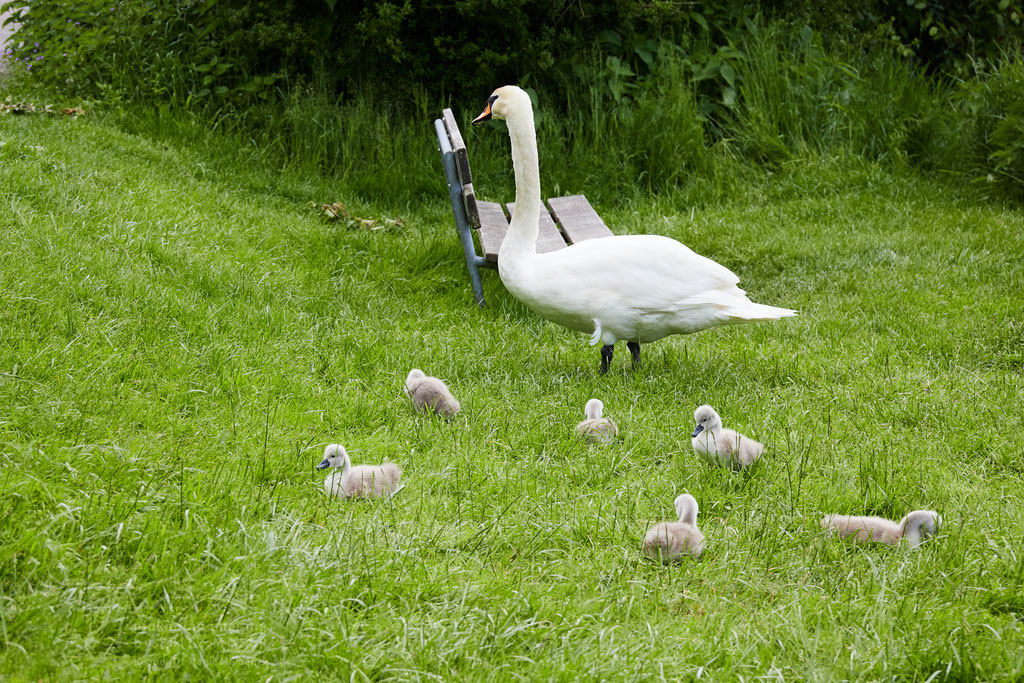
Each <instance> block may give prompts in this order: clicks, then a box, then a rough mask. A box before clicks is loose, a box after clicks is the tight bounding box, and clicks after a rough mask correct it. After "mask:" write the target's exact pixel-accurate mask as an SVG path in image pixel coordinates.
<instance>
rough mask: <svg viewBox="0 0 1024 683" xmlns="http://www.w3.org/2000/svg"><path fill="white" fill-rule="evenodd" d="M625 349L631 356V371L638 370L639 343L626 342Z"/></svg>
mask: <svg viewBox="0 0 1024 683" xmlns="http://www.w3.org/2000/svg"><path fill="white" fill-rule="evenodd" d="M626 348H628V349H629V352H630V353H631V354H633V369H634V370H637V369H639V368H640V342H626Z"/></svg>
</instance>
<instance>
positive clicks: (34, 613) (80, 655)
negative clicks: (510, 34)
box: [0, 116, 1024, 681]
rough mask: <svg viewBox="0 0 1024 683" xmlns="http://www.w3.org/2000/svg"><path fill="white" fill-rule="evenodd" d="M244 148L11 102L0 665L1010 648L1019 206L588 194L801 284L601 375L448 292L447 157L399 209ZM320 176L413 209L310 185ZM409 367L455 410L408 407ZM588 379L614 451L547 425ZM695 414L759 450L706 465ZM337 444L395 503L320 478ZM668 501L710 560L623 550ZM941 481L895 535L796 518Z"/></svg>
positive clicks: (1021, 328) (286, 674) (985, 664)
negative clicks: (395, 224) (764, 306)
mask: <svg viewBox="0 0 1024 683" xmlns="http://www.w3.org/2000/svg"><path fill="white" fill-rule="evenodd" d="M422 132H423V135H424V136H429V135H430V134H431V132H430V129H429V128H426V129H424V130H423V131H422ZM474 135H478V136H481V137H483V136H502V135H504V133H503V132H502V131H500V130H490V131H489V132H478V133H474ZM227 144H228V143H218V141H217V139H216V138H208V139H205V140H204V139H203V138H201V137H200V138H198V142H194V143H189V144H186V143H185V142H184V136H181V137H180V140H179V141H177V142H176V141H175V139H174V138H173V136H169V135H165V136H163V137H162V138H160V139H157V138H155V137H152V136H147V135H145V134H141V133H138V132H136V133H126V132H124V131H123V130H122V129H121V128H119V127H117V126H116V125H114V124H112V123H103V122H99V121H95V120H90V119H89V118H82V119H80V120H77V121H70V120H62V119H47V118H39V117H11V116H5V117H0V167H2V169H3V172H2V174H0V202H2V212H3V234H4V240H3V244H2V245H0V514H2V515H3V517H2V519H3V522H2V523H0V642H2V651H0V674H2V677H4V678H7V679H10V680H32V681H35V680H40V679H42V680H50V679H53V680H72V679H86V678H92V679H96V678H100V677H101V676H103V677H123V678H144V677H153V678H166V679H172V680H181V679H183V678H184V677H186V676H191V677H192V678H197V679H201V680H209V679H216V680H235V679H237V680H257V679H260V680H267V679H274V680H295V679H303V680H324V679H330V678H339V679H342V678H344V679H351V680H366V679H374V680H382V679H418V680H427V679H436V678H443V679H454V678H472V679H493V680H508V679H510V678H522V679H530V680H534V679H547V678H550V679H562V680H572V679H579V678H606V679H658V678H666V679H677V678H682V679H692V678H695V677H698V676H701V677H706V678H710V679H718V680H734V679H739V678H743V679H745V680H752V679H755V678H767V679H786V680H794V679H817V680H838V679H864V680H868V679H872V680H880V679H887V680H888V679H890V678H893V677H895V678H897V679H900V680H919V681H925V680H967V679H984V680H1002V679H1008V680H1014V679H1019V678H1021V677H1022V676H1024V623H1022V619H1024V598H1022V597H1021V596H1022V595H1024V549H1022V546H1024V544H1022V541H1024V429H1022V426H1024V425H1022V421H1021V414H1022V413H1024V405H1022V404H1024V401H1022V398H1021V392H1022V389H1024V386H1022V385H1024V382H1022V377H1021V373H1022V369H1024V350H1022V349H1024V322H1022V321H1024V298H1022V297H1021V295H1020V292H1021V290H1022V288H1024V272H1022V268H1021V265H1020V264H1021V262H1022V257H1024V241H1022V238H1021V235H1024V214H1022V213H1021V211H1020V210H1019V209H1014V208H1004V207H1000V206H998V205H994V204H986V203H981V202H979V201H977V200H976V199H974V198H973V197H972V196H971V195H970V194H968V193H967V192H963V191H960V190H958V189H957V188H953V187H949V186H946V185H940V184H937V183H936V182H933V181H928V180H923V179H921V178H919V177H917V176H914V175H912V174H910V173H909V172H907V171H905V170H899V169H898V168H897V169H895V170H894V169H888V170H887V169H886V168H884V167H882V166H879V165H876V164H871V163H867V162H863V161H859V160H857V159H853V158H830V157H828V156H824V155H819V156H811V157H807V156H805V157H803V158H801V159H799V160H796V161H789V162H785V163H782V164H781V165H779V166H778V168H776V169H775V170H774V171H773V172H771V173H768V172H764V173H763V174H762V173H760V172H752V173H748V174H747V176H745V177H744V179H743V182H742V183H739V182H737V183H736V184H735V186H729V185H723V183H726V182H728V181H729V177H727V176H723V177H720V178H717V179H715V178H712V179H711V180H708V181H706V182H709V183H712V184H715V183H717V184H715V185H714V187H712V188H710V189H711V192H710V193H709V196H711V197H712V199H711V200H707V201H705V202H704V203H702V204H700V205H698V206H694V205H693V204H692V202H690V201H688V195H686V194H684V193H681V194H677V195H675V194H669V195H662V196H660V197H647V196H643V195H642V194H641V193H637V192H624V193H623V195H622V197H621V198H619V199H618V200H617V199H616V197H617V193H616V192H615V191H614V190H612V189H609V188H603V191H602V188H592V189H591V188H587V187H580V188H574V189H579V190H582V191H586V192H588V194H592V195H593V196H595V197H599V198H600V201H599V202H598V209H599V211H600V213H601V214H602V215H603V216H604V217H605V218H606V220H607V221H608V222H609V224H610V225H611V226H613V229H614V230H615V231H616V232H619V233H639V232H657V233H663V234H667V235H671V236H673V237H676V238H678V239H680V240H682V241H684V242H685V243H687V244H689V245H690V246H692V247H693V248H694V249H696V250H697V251H699V252H701V253H703V254H705V255H708V256H710V257H713V258H715V259H716V260H718V261H720V262H722V263H724V264H725V265H727V266H728V267H730V268H732V269H733V270H734V271H735V272H737V273H738V274H739V275H740V277H741V279H742V284H743V286H744V287H745V288H746V289H747V291H748V292H749V293H750V295H751V297H752V298H753V299H754V300H756V301H761V302H764V303H769V304H776V305H781V306H789V307H793V308H797V309H799V310H800V312H801V316H800V317H799V318H796V319H792V320H787V321H782V322H778V323H773V324H763V325H749V326H742V327H734V328H726V329H721V330H715V331H710V332H705V333H701V334H698V335H694V336H690V337H677V338H672V339H669V340H665V341H662V342H659V343H657V344H653V345H650V346H648V347H646V350H645V357H646V365H645V367H644V369H643V370H642V371H640V372H632V371H631V370H629V368H628V362H627V358H626V357H627V354H626V353H625V349H621V350H620V351H619V354H618V357H617V358H616V361H615V363H614V365H613V368H612V371H611V372H610V373H609V375H608V376H606V377H601V376H599V375H598V374H597V372H596V370H597V365H598V353H597V351H596V350H595V349H594V348H593V347H590V346H587V344H586V341H587V338H586V337H585V336H583V335H574V334H571V333H568V332H566V331H564V330H562V329H560V328H557V327H555V326H553V325H550V324H547V323H545V322H543V321H542V320H540V319H538V318H537V317H536V316H535V315H533V314H531V313H530V312H529V311H528V310H526V309H525V308H524V307H522V306H521V305H519V304H518V303H517V302H516V301H514V300H512V299H511V298H510V297H509V295H508V294H506V293H505V291H504V290H503V289H502V287H501V284H500V281H499V280H498V278H497V276H496V274H495V273H491V272H488V273H485V280H486V281H485V288H486V293H487V296H488V301H489V303H490V306H489V307H488V308H486V309H483V310H481V309H478V308H476V307H475V306H474V305H473V304H472V296H471V293H470V290H469V286H468V279H467V276H466V273H465V268H464V265H463V263H462V261H461V253H460V249H459V247H458V244H457V241H456V239H455V235H454V231H453V226H452V221H451V217H450V210H449V207H448V206H447V200H446V195H445V193H444V191H443V187H442V184H441V182H440V174H441V171H440V163H439V160H438V161H437V166H436V172H437V176H438V179H437V181H436V192H435V193H434V194H429V193H428V194H425V195H423V194H421V195H415V194H414V195H413V196H422V197H424V199H423V201H415V200H409V202H408V203H402V202H398V203H396V202H394V201H388V200H387V199H386V198H373V197H372V196H371V195H365V194H364V195H360V194H355V193H353V192H351V191H350V190H348V189H347V188H346V187H345V186H338V185H337V184H335V183H332V182H330V181H327V180H323V179H320V178H317V177H313V176H310V175H304V174H301V173H298V172H293V171H287V170H285V171H283V172H281V171H278V170H275V169H273V168H269V167H268V166H267V165H265V164H264V163H262V161H261V158H260V157H259V156H258V155H257V154H256V153H255V152H251V151H248V150H247V149H245V148H244V147H243V148H239V149H235V150H234V151H229V150H227V149H226V145H227ZM496 146H497V145H496ZM474 159H476V157H474ZM412 163H415V164H420V165H422V164H423V163H424V162H423V161H422V160H421V159H418V160H414V161H413V162H412ZM482 163H483V162H482ZM486 163H490V164H491V166H492V167H493V168H497V167H501V166H502V165H503V164H507V159H492V160H489V161H488V162H486ZM544 171H545V169H543V168H542V172H544ZM492 177H493V178H495V179H494V180H493V181H492V183H491V184H490V185H485V184H483V183H481V185H480V187H479V188H478V192H479V193H480V194H481V195H482V196H484V197H485V198H488V197H491V198H493V197H495V196H507V195H508V194H509V193H510V187H509V185H508V182H507V174H506V175H505V176H503V177H504V178H505V180H504V181H503V180H502V176H500V174H497V173H496V174H494V175H493V176H492ZM733 180H735V178H733ZM417 182H419V181H417ZM545 182H546V184H548V185H554V184H557V183H558V182H559V179H558V178H547V179H546V180H545ZM625 182H626V181H625V179H624V183H625ZM399 194H400V196H404V195H401V193H399ZM336 200H342V201H344V202H346V205H347V206H348V207H349V209H351V210H352V211H353V213H356V214H359V215H370V216H383V215H387V216H391V217H398V216H400V217H402V218H404V219H405V221H406V227H405V228H403V229H400V230H390V231H378V232H366V231H350V230H346V229H342V228H339V227H336V226H333V225H328V224H324V223H322V222H320V221H319V220H318V219H317V218H316V215H315V213H314V211H313V210H312V209H311V208H310V207H309V206H308V202H311V201H336ZM413 366H418V367H421V368H423V369H424V370H426V371H427V372H429V373H432V374H436V375H438V376H440V377H443V378H445V379H446V380H447V381H448V383H449V385H450V386H451V387H452V388H453V390H454V392H455V393H456V395H457V396H458V397H459V399H460V400H461V401H462V405H463V413H462V415H460V416H459V417H458V418H457V419H456V420H454V421H452V422H450V423H447V422H444V421H442V420H438V419H433V418H430V417H424V416H418V415H415V414H413V413H412V410H411V408H410V406H409V405H408V403H407V400H406V399H405V398H404V397H403V396H402V394H401V385H402V381H403V379H404V377H405V374H406V373H407V371H408V370H409V368H411V367H413ZM592 396H597V397H599V398H601V399H602V400H603V401H604V402H605V404H606V410H607V413H608V414H609V415H610V416H611V417H613V418H614V419H615V420H616V421H617V422H618V424H619V426H620V429H621V431H622V435H623V438H622V439H621V441H620V442H619V443H617V444H615V445H613V446H610V447H605V448H601V447H588V446H585V445H583V444H580V443H577V442H576V441H575V440H574V439H573V438H572V428H573V426H574V425H575V424H576V422H577V421H578V420H579V419H581V417H582V409H583V405H584V403H585V401H586V400H587V399H588V398H590V397H592ZM705 402H707V403H711V404H712V405H714V406H715V407H716V408H718V410H719V411H720V412H721V413H722V415H723V418H724V420H725V421H726V424H727V425H728V426H732V427H735V428H737V429H739V430H740V431H742V432H744V433H746V434H748V435H750V436H751V437H753V438H756V439H758V440H761V441H763V442H765V443H766V444H767V446H768V450H767V453H766V456H765V458H764V460H763V462H762V463H761V464H759V465H758V466H756V467H755V468H754V469H753V470H752V471H750V472H747V473H744V474H734V473H730V472H726V471H722V470H718V469H712V468H710V467H708V466H706V465H705V464H703V462H702V461H701V460H699V459H698V458H697V457H696V456H695V455H694V454H693V452H692V450H691V448H690V443H689V441H690V440H689V432H690V430H691V428H692V424H691V419H692V412H693V409H694V408H695V407H696V406H697V405H699V404H701V403H705ZM330 442H341V443H343V444H345V445H346V447H348V448H349V449H350V451H351V452H352V454H353V459H354V460H355V461H356V462H357V463H358V462H378V461H381V460H384V459H390V460H393V461H395V462H397V463H399V464H400V465H401V466H402V468H403V470H404V480H405V483H406V487H405V489H404V490H402V491H401V493H400V494H399V495H398V496H396V497H395V498H394V499H392V500H390V501H386V502H349V503H346V502H337V501H331V500H327V499H326V498H325V496H324V495H323V492H322V488H321V479H322V475H321V474H320V473H317V472H315V471H314V470H313V466H314V465H315V463H317V462H318V461H319V460H320V456H321V454H322V451H323V446H324V445H325V444H327V443H330ZM682 491H689V492H690V493H693V494H694V495H695V496H696V497H697V499H698V500H699V501H700V504H701V518H700V522H701V528H702V530H703V531H704V533H705V534H706V536H707V544H708V548H707V552H706V553H705V557H704V559H703V561H701V562H688V563H684V564H683V565H682V566H678V567H670V568H664V567H660V566H655V565H654V564H651V563H648V562H645V561H643V560H641V558H640V554H639V542H640V539H641V538H642V536H643V533H644V531H645V529H646V527H647V525H649V524H650V523H652V522H654V521H658V520H662V519H666V518H669V517H670V516H671V515H672V499H673V498H674V497H675V495H677V493H679V492H682ZM926 507H927V508H933V509H936V510H938V511H939V512H940V513H941V514H942V515H943V517H944V520H945V526H944V527H943V530H942V534H941V536H940V537H939V538H937V539H934V540H932V541H929V542H928V543H926V544H925V545H924V546H922V547H921V548H920V549H919V550H916V551H915V550H910V549H908V548H890V547H879V546H859V547H858V546H853V545H850V544H846V543H844V542H841V541H838V540H835V539H830V538H826V537H825V536H823V535H822V533H821V531H820V528H819V527H818V520H819V519H820V516H821V515H822V514H823V513H827V512H842V513H871V514H881V515H885V516H888V517H894V518H899V517H900V516H902V515H903V514H904V513H905V512H906V511H908V510H911V509H916V508H926Z"/></svg>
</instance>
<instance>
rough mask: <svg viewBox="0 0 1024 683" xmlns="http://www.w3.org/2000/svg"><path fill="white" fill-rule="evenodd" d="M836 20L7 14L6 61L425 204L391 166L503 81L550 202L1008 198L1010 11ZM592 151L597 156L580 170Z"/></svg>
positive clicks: (607, 4)
mask: <svg viewBox="0 0 1024 683" xmlns="http://www.w3.org/2000/svg"><path fill="white" fill-rule="evenodd" d="M836 5H837V6H831V5H830V6H828V7H825V8H822V7H821V6H820V3H812V2H808V1H807V0H778V1H776V2H763V3H761V4H760V5H758V4H752V3H736V2H730V1H725V0H717V1H711V2H705V3H675V2H641V1H640V0H601V1H597V2H588V3H578V2H568V1H566V2H553V3H550V2H532V1H530V0H519V1H517V2H509V3H501V5H500V7H499V6H496V5H493V4H492V3H490V2H486V1H484V0H473V1H469V2H460V3H455V4H452V3H442V2H416V3H413V2H409V1H408V0H405V1H398V0H381V1H377V2H345V1H343V0H337V1H334V0H328V1H326V2H293V1H291V0H288V1H285V2H248V1H242V0H222V1H220V2H197V1H194V0H179V1H177V2H170V3H168V2H157V1H156V0H133V1H131V2H126V1H123V0H122V1H115V0H103V1H101V0H85V1H84V2H77V1H76V2H70V1H65V0H61V1H57V2H53V1H47V2H34V1H32V0H11V1H9V2H7V3H5V5H4V6H5V7H7V8H8V9H11V10H13V11H14V19H16V20H18V21H19V22H20V23H21V27H20V29H19V32H18V36H17V38H18V40H19V42H18V44H17V46H15V47H14V49H13V54H12V55H11V57H12V58H13V59H14V60H15V62H14V64H15V66H16V68H15V73H16V74H17V75H19V76H22V77H23V78H22V79H21V81H22V85H24V86H26V87H28V88H30V89H31V88H32V87H43V88H46V89H47V91H49V92H52V91H54V90H57V91H60V92H64V93H66V94H67V96H70V97H74V98H79V99H81V98H87V99H93V100H95V101H97V102H100V103H104V105H105V106H106V107H107V108H111V107H113V108H119V107H120V108H123V109H127V110H130V111H132V112H137V111H138V109H139V107H135V106H128V105H130V104H143V105H145V106H147V107H157V108H158V110H159V112H160V114H161V115H162V116H167V115H170V116H172V117H176V118H180V116H181V115H182V113H189V114H194V115H197V116H199V117H200V118H201V119H202V120H203V121H204V122H206V123H207V124H209V123H212V124H213V125H216V126H218V127H220V128H221V129H222V130H224V131H227V132H231V133H235V134H237V135H238V136H239V138H240V139H241V140H244V141H246V142H249V141H254V142H255V144H256V146H257V147H258V148H259V149H261V150H263V152H264V153H265V154H271V155H273V157H274V158H275V159H276V161H277V162H278V163H293V164H303V165H306V166H307V167H310V168H312V169H315V170H316V171H317V172H321V173H327V174H334V175H340V176H343V177H347V178H350V179H353V180H354V182H356V183H357V184H359V185H360V187H361V188H362V189H364V190H366V191H371V192H384V191H387V192H388V193H395V192H396V191H397V192H398V193H399V194H401V195H403V196H404V198H409V197H413V196H420V195H421V194H422V193H425V192H432V191H433V183H431V182H429V181H427V180H425V179H424V180H423V181H418V180H416V179H410V174H409V172H408V168H407V167H408V166H409V165H410V164H409V163H408V162H409V161H411V162H412V165H414V166H415V165H417V164H418V165H421V166H424V167H425V166H431V167H432V165H433V159H432V157H433V154H434V152H433V150H432V149H431V145H430V142H429V140H424V136H423V134H422V131H424V130H428V131H429V130H430V120H431V119H432V117H434V116H436V114H437V111H438V110H439V109H440V108H441V106H443V104H444V103H449V104H452V105H454V107H455V109H456V110H457V112H458V114H459V115H460V116H461V117H462V120H463V121H468V119H469V118H470V117H471V116H473V115H474V114H475V113H476V110H477V109H478V108H479V106H480V103H481V102H483V100H484V99H485V98H486V96H487V95H488V94H489V93H490V91H491V90H492V89H493V88H494V87H496V86H497V85H501V84H504V83H508V82H516V83H518V84H520V85H523V86H525V87H527V88H529V89H530V90H531V92H533V93H534V94H535V95H536V99H537V101H538V102H539V103H540V105H541V111H542V114H544V115H542V120H541V135H542V136H544V137H545V139H546V140H548V142H547V144H545V145H542V150H544V151H545V152H546V157H545V159H544V162H545V168H546V169H548V171H549V175H551V174H552V173H553V175H554V177H555V178H557V181H558V182H559V184H560V185H566V186H571V187H580V186H584V185H591V186H592V185H601V186H607V185H609V184H611V183H612V182H613V180H614V179H615V178H618V177H622V175H623V174H626V175H635V176H637V177H639V178H640V183H639V187H642V188H643V189H644V190H645V191H662V190H665V189H670V190H672V189H678V188H680V187H685V186H686V185H687V184H688V183H690V182H691V181H692V179H693V177H694V175H695V174H701V173H703V174H707V173H712V174H713V172H714V171H713V169H714V168H715V167H716V166H717V164H718V162H719V160H720V159H721V158H722V157H726V158H740V159H742V160H743V161H745V162H753V163H755V164H766V165H768V166H769V167H771V166H772V165H777V164H778V163H781V162H783V161H785V160H786V159H788V158H792V157H794V156H800V155H802V154H803V153H804V152H805V151H806V150H811V151H813V152H822V151H826V152H828V153H842V154H855V155H861V156H866V157H868V158H871V159H886V160H888V161H891V162H893V163H904V162H909V163H912V164H914V165H916V166H918V167H919V168H922V169H926V170H928V171H934V172H941V173H947V174H948V173H953V174H955V175H957V176H959V177H960V178H961V179H962V180H965V181H968V182H976V183H978V184H979V185H981V186H983V188H982V189H983V191H985V192H988V193H990V194H992V195H993V196H996V195H998V196H1002V197H1009V198H1013V199H1016V200H1019V199H1021V198H1024V189H1022V188H1024V182H1022V178H1024V175H1022V172H1024V151H1022V144H1024V143H1022V142H1021V141H1022V140H1024V118H1022V113H1021V106H1022V105H1021V104H1020V103H1021V101H1024V97H1022V96H1021V95H1022V93H1024V82H1022V76H1021V73H1022V72H1021V68H1022V67H1021V62H1020V44H1021V38H1022V36H1024V24H1022V13H1021V9H1020V5H1019V2H1018V1H1017V0H977V1H975V2H971V3H962V2H944V1H941V0H940V1H929V0H918V1H916V2H909V3H908V2H906V1H905V0H898V1H897V0H892V1H883V0H858V1H857V2H851V3H837V4H836ZM29 77H30V78H29ZM12 87H13V86H12ZM584 124H585V125H584ZM428 137H429V136H428ZM596 144H599V145H600V149H601V150H602V154H601V155H593V157H594V158H588V159H587V163H586V164H581V163H580V162H581V160H582V158H583V157H588V156H591V155H592V150H594V149H595V145H596ZM488 156H491V155H488ZM397 159H403V160H406V162H407V163H405V164H396V163H395V161H396V160H397ZM396 168H397V169H399V172H400V173H401V178H396V177H395V176H394V174H395V172H396ZM580 172H583V173H585V174H586V175H585V177H580V176H579V173H580ZM413 175H415V174H413ZM698 182H699V181H698Z"/></svg>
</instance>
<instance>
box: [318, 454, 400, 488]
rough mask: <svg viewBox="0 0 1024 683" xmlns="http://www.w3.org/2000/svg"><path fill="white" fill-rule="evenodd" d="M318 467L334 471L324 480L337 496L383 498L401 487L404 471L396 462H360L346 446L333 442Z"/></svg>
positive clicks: (326, 485) (325, 484)
mask: <svg viewBox="0 0 1024 683" xmlns="http://www.w3.org/2000/svg"><path fill="white" fill-rule="evenodd" d="M316 468H317V469H318V470H324V469H328V468H330V469H331V470H333V471H332V472H331V473H330V474H328V475H327V478H326V479H324V491H326V492H327V495H329V496H335V497H336V498H382V497H385V496H390V495H391V494H393V493H395V491H397V490H398V482H399V480H400V479H401V478H402V471H401V470H399V469H398V465H396V464H395V463H393V462H386V463H383V464H381V465H356V466H354V467H353V466H352V461H351V460H350V459H349V457H348V453H346V452H345V449H344V448H343V447H342V446H341V445H340V444H336V443H332V444H331V445H329V446H328V447H327V448H325V449H324V459H323V461H322V462H321V463H320V464H319V465H317V466H316Z"/></svg>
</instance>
